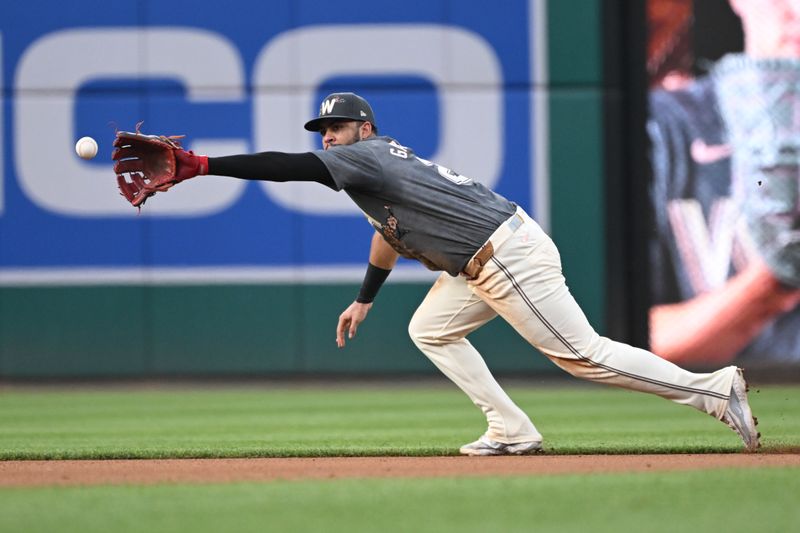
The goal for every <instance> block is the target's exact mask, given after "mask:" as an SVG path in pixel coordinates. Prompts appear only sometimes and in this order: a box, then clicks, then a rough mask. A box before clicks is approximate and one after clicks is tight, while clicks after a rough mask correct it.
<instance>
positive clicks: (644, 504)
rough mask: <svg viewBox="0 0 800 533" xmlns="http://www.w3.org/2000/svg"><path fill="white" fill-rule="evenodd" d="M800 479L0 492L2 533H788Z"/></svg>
mask: <svg viewBox="0 0 800 533" xmlns="http://www.w3.org/2000/svg"><path fill="white" fill-rule="evenodd" d="M799 493H800V469H797V468H794V469H783V470H781V469H759V470H712V471H704V472H680V473H679V472H670V473H658V474H656V473H643V474H629V475H622V474H609V475H584V476H576V475H569V476H544V477H533V476H530V477H511V478H440V479H366V480H353V479H351V480H339V481H314V482H312V481H301V482H286V481H283V482H270V483H237V484H229V485H213V484H212V485H196V486H188V485H162V486H148V487H141V486H111V487H72V488H37V489H13V490H10V489H0V529H2V530H3V531H4V532H9V533H10V532H17V531H19V532H26V533H29V532H38V531H58V532H60V533H68V532H73V531H74V532H79V533H90V532H95V531H97V532H108V531H113V532H116V533H122V532H128V531H147V532H160V531H191V532H193V533H201V532H206V531H208V532H217V531H236V532H237V533H239V532H249V531H259V532H262V531H281V532H284V531H325V532H337V531H342V532H347V533H353V532H359V531H369V532H373V531H380V532H394V531H409V532H410V531H415V532H425V531H436V532H446V531H456V532H459V533H463V532H471V531H478V532H487V531H537V532H550V531H553V532H559V533H567V532H573V531H574V532H586V531H591V532H593V533H603V532H624V531H636V532H638V531H647V532H662V531H663V532H670V533H674V532H676V531H693V532H705V531H708V532H717V531H724V532H725V533H735V532H739V531H742V532H752V531H759V532H786V531H797V526H798V524H800V507H798V505H797V494H799Z"/></svg>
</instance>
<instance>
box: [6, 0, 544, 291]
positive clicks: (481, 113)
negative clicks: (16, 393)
mask: <svg viewBox="0 0 800 533" xmlns="http://www.w3.org/2000/svg"><path fill="white" fill-rule="evenodd" d="M110 6H113V8H110ZM544 6H545V3H544V2H543V1H538V0H509V1H506V2H503V3H502V5H501V6H497V7H495V8H493V9H491V10H489V9H487V7H486V4H485V2H480V1H479V0H459V1H455V0H430V1H424V2H423V1H419V2H403V3H396V4H395V3H388V2H372V1H366V0H354V1H342V2H338V3H336V4H333V5H331V4H320V3H318V2H312V1H308V0H283V1H269V2H247V1H241V0H231V1H229V2H227V3H225V5H224V7H221V4H219V3H218V2H211V1H207V0H193V1H191V2H189V1H172V2H157V1H155V0H152V1H145V0H142V1H140V2H112V3H109V2H107V1H105V0H104V1H101V0H85V1H83V2H81V3H80V4H70V3H64V2H57V1H55V0H53V1H46V0H39V1H31V2H5V3H3V4H2V6H0V83H2V88H3V91H2V96H0V98H2V100H0V104H1V105H0V284H4V285H15V284H33V285H36V284H47V283H69V282H70V280H73V281H75V280H77V281H80V282H82V283H108V282H133V283H151V282H160V281H166V282H170V281H174V282H181V281H187V280H189V281H191V280H192V279H198V280H205V281H214V280H223V281H237V280H239V281H241V280H245V281H246V280H290V281H298V282H302V281H306V280H320V279H348V280H349V279H356V278H358V277H360V276H361V273H362V272H363V265H364V264H365V262H366V255H367V249H368V242H369V239H370V236H371V233H372V229H371V227H370V225H369V224H368V223H367V222H366V221H365V219H364V217H363V215H361V214H360V212H359V211H358V210H357V209H356V207H355V206H354V205H353V204H352V203H351V202H350V201H349V199H348V198H347V196H346V195H345V194H343V193H334V192H332V191H330V190H327V189H326V188H325V187H322V186H320V185H318V184H297V183H270V182H251V181H245V180H236V179H231V178H221V177H204V178H201V179H195V180H191V181H189V182H186V183H183V184H181V185H179V186H177V187H176V188H175V189H173V190H172V191H170V193H169V194H161V195H158V196H156V197H155V198H153V199H151V200H150V201H149V202H148V203H147V205H146V206H145V207H144V208H143V209H142V211H141V212H137V211H136V210H135V209H133V208H131V206H130V205H129V204H128V203H127V202H125V201H124V200H123V199H122V198H120V197H119V195H118V192H117V189H116V180H115V176H114V173H113V171H112V168H111V160H110V154H111V151H112V147H111V141H112V140H113V137H114V132H115V131H116V130H117V129H121V130H132V129H133V128H135V126H136V124H137V123H139V122H143V124H142V131H143V132H145V133H158V134H168V135H185V136H186V137H185V138H184V140H183V144H184V146H185V147H186V148H187V149H191V150H194V151H195V152H198V153H205V154H208V155H212V156H214V155H216V156H219V155H230V154H235V153H243V152H253V151H264V150H278V151H287V152H297V151H307V150H312V149H317V148H320V142H319V136H317V135H314V134H310V133H308V132H306V131H305V130H304V129H303V127H302V125H303V123H304V122H305V121H306V120H308V119H309V118H311V117H313V116H316V113H317V110H318V106H319V103H320V101H321V100H322V98H323V97H324V96H325V95H326V94H328V93H330V92H332V91H335V90H348V91H354V92H358V93H360V94H362V95H363V96H365V97H366V98H367V99H368V100H369V101H370V102H371V104H372V106H373V108H374V110H375V113H376V121H377V122H378V125H379V127H380V131H381V133H382V134H387V135H390V136H392V137H394V138H396V139H397V140H398V141H400V142H401V143H403V144H405V145H408V146H411V147H413V148H414V149H415V150H416V152H417V153H418V154H419V155H420V156H421V157H424V158H425V159H429V160H432V161H435V162H437V163H440V164H443V165H445V166H447V167H450V168H453V169H454V170H457V171H458V172H461V173H464V174H466V175H469V176H472V177H474V178H475V179H478V180H480V181H483V182H484V183H486V184H488V185H490V186H492V187H493V188H495V190H497V191H498V192H499V193H501V194H503V195H505V196H507V197H508V198H510V199H512V200H513V201H515V202H517V203H519V204H521V205H522V206H523V207H525V208H526V209H528V210H529V211H530V212H532V213H533V214H534V215H537V216H538V217H539V218H540V219H542V221H543V223H544V224H546V223H547V222H546V216H547V213H546V210H545V206H546V202H545V197H544V194H543V192H542V191H543V190H544V187H546V176H542V175H538V174H537V172H538V173H539V174H540V173H541V169H544V168H546V165H544V159H543V158H544V157H545V154H544V150H543V149H542V148H541V147H542V146H543V144H542V142H541V138H542V137H543V135H540V134H539V133H538V131H539V129H540V128H541V125H542V124H543V120H545V117H546V115H545V114H544V113H541V112H540V111H544V110H543V109H541V108H542V106H537V105H536V102H537V100H538V97H537V94H539V93H543V92H544V88H543V87H542V85H541V84H542V82H543V77H542V75H541V74H537V73H541V72H544V63H543V61H542V58H543V57H544V56H545V51H544V50H543V49H542V47H541V46H540V45H539V43H542V42H544V39H543V38H542V36H543V34H544V18H545V17H544ZM83 136H91V137H93V138H95V139H96V140H97V141H98V144H99V148H100V151H99V154H98V156H97V157H96V158H94V159H92V160H83V159H80V158H79V157H78V156H77V155H76V153H75V150H74V145H75V142H76V141H77V139H79V138H81V137H83ZM417 272H420V271H419V269H417V268H416V267H409V268H408V270H407V275H408V276H411V277H413V276H416V275H418V274H416V273H417ZM419 275H421V274H419Z"/></svg>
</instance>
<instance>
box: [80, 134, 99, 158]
mask: <svg viewBox="0 0 800 533" xmlns="http://www.w3.org/2000/svg"><path fill="white" fill-rule="evenodd" d="M75 152H76V153H77V154H78V156H79V157H81V158H82V159H91V158H93V157H94V156H96V155H97V141H95V140H94V139H92V138H91V137H81V138H80V139H78V142H76V143H75Z"/></svg>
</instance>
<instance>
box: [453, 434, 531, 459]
mask: <svg viewBox="0 0 800 533" xmlns="http://www.w3.org/2000/svg"><path fill="white" fill-rule="evenodd" d="M458 451H459V452H461V454H462V455H529V454H533V453H537V452H540V451H542V441H528V442H515V443H514V444H506V443H504V442H497V441H496V440H492V439H490V438H489V437H487V436H486V435H482V436H481V438H479V439H478V440H476V441H475V442H470V443H469V444H465V445H463V446H462V447H461V448H459V450H458Z"/></svg>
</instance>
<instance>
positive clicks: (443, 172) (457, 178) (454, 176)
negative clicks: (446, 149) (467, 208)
mask: <svg viewBox="0 0 800 533" xmlns="http://www.w3.org/2000/svg"><path fill="white" fill-rule="evenodd" d="M390 144H391V145H392V146H393V148H389V153H390V154H392V155H393V156H395V157H399V158H401V159H408V149H407V148H406V147H405V146H400V145H399V144H395V143H390ZM414 157H415V158H416V159H417V160H418V161H419V162H421V163H422V164H423V165H425V166H427V167H436V171H437V172H438V173H439V175H440V176H441V177H443V178H445V179H447V180H450V181H452V182H453V183H455V184H456V185H466V184H467V183H470V182H471V181H472V178H468V177H467V176H462V175H461V174H459V173H458V172H453V171H452V170H450V169H449V168H447V167H443V166H442V165H437V164H436V163H433V162H431V161H428V160H427V159H422V158H421V157H419V156H414Z"/></svg>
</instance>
